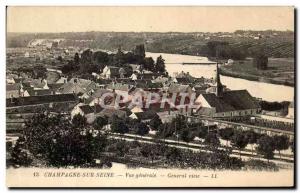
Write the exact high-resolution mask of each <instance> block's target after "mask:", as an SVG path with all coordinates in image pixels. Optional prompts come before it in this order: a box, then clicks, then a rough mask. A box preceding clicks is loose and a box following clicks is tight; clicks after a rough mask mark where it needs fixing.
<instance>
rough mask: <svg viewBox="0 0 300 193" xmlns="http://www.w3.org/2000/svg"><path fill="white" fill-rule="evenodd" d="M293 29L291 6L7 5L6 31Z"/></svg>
mask: <svg viewBox="0 0 300 193" xmlns="http://www.w3.org/2000/svg"><path fill="white" fill-rule="evenodd" d="M268 29H272V30H282V31H285V30H292V31H294V8H293V7H197V6H194V7H193V6H190V7H8V8H7V31H8V32H34V33H35V32H85V31H117V32H129V31H134V32H170V31H174V32H233V31H235V30H268Z"/></svg>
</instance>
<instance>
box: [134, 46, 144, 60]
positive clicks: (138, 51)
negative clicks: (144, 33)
mask: <svg viewBox="0 0 300 193" xmlns="http://www.w3.org/2000/svg"><path fill="white" fill-rule="evenodd" d="M133 54H134V55H136V56H137V57H138V58H139V59H143V58H145V56H146V54H145V46H144V44H140V45H136V46H135V49H134V51H133Z"/></svg>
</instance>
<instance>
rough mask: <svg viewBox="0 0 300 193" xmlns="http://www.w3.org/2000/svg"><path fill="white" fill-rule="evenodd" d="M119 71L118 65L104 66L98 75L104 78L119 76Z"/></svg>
mask: <svg viewBox="0 0 300 193" xmlns="http://www.w3.org/2000/svg"><path fill="white" fill-rule="evenodd" d="M119 71H120V68H119V67H115V66H105V67H104V69H103V71H102V73H101V74H100V76H101V77H104V78H106V79H112V78H120V72H119ZM123 75H124V74H123Z"/></svg>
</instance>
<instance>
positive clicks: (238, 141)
mask: <svg viewBox="0 0 300 193" xmlns="http://www.w3.org/2000/svg"><path fill="white" fill-rule="evenodd" d="M231 142H232V143H233V146H234V147H237V148H238V149H239V151H240V158H241V150H242V149H244V148H245V147H246V146H247V144H248V139H247V137H246V136H245V133H244V132H241V131H236V132H235V133H234V135H233V136H232V138H231Z"/></svg>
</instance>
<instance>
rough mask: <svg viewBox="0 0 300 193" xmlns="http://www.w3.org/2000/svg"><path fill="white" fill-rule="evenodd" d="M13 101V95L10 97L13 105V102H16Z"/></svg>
mask: <svg viewBox="0 0 300 193" xmlns="http://www.w3.org/2000/svg"><path fill="white" fill-rule="evenodd" d="M13 99H14V96H13V95H12V94H11V95H10V102H11V103H13V102H14V100H13Z"/></svg>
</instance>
